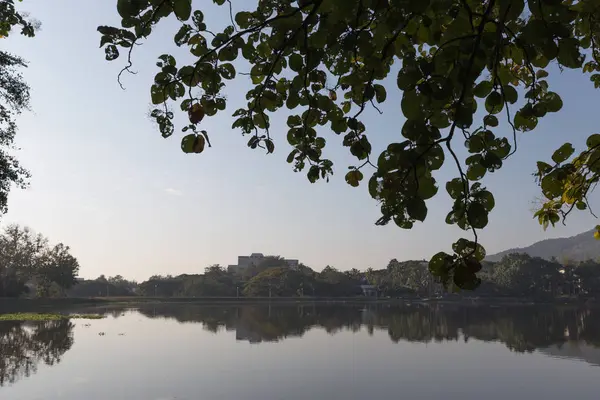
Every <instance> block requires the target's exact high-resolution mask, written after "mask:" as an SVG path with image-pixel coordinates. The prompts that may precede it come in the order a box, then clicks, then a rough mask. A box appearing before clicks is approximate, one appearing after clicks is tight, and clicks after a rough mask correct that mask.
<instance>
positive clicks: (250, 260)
mask: <svg viewBox="0 0 600 400" xmlns="http://www.w3.org/2000/svg"><path fill="white" fill-rule="evenodd" d="M269 257H271V256H265V255H263V254H262V253H252V254H250V256H238V263H237V265H230V266H228V267H227V270H228V271H229V272H240V271H242V270H244V269H246V268H248V267H250V266H255V267H256V266H258V265H260V264H261V263H262V262H263V261H265V260H267V259H269ZM282 261H283V263H284V264H285V265H281V266H282V267H284V266H287V267H289V268H291V269H298V264H299V262H298V260H289V259H284V260H282Z"/></svg>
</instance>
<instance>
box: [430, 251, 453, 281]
mask: <svg viewBox="0 0 600 400" xmlns="http://www.w3.org/2000/svg"><path fill="white" fill-rule="evenodd" d="M451 265H452V256H450V255H449V254H446V253H444V252H439V253H437V254H436V255H434V256H433V257H431V260H429V271H430V272H431V273H432V274H433V275H435V276H440V275H442V274H444V273H447V271H448V270H449V269H450V266H451Z"/></svg>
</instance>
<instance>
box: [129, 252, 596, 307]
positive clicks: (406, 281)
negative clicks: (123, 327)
mask: <svg viewBox="0 0 600 400" xmlns="http://www.w3.org/2000/svg"><path fill="white" fill-rule="evenodd" d="M275 259H278V258H277V257H275ZM478 275H479V279H480V280H481V285H480V287H479V288H478V289H477V290H476V291H475V292H462V293H459V294H458V295H463V294H464V295H468V296H482V297H484V296H488V297H490V296H493V297H522V298H535V299H544V298H552V297H558V296H569V297H573V296H581V297H600V264H599V263H598V262H596V261H593V260H588V261H585V262H569V261H564V262H559V261H558V260H550V261H549V260H545V259H542V258H538V257H531V256H529V255H527V254H509V255H507V256H505V257H504V258H502V260H501V261H499V262H496V263H491V262H484V263H483V265H482V269H481V271H479V274H478ZM365 284H369V285H373V286H374V287H375V289H376V292H377V295H378V296H384V297H404V296H406V297H421V298H423V297H434V296H441V295H448V294H450V293H452V292H453V290H452V288H444V287H443V285H441V283H440V282H439V281H438V280H436V279H435V278H434V277H433V276H432V275H431V274H430V272H429V270H428V265H427V262H426V261H405V262H400V261H397V260H395V259H393V260H391V261H390V262H389V263H388V265H387V267H386V268H384V269H379V270H374V269H372V268H369V269H367V270H366V271H364V272H363V271H359V270H357V269H351V270H348V271H340V270H338V269H336V268H333V267H331V266H327V267H325V268H324V269H323V270H322V271H319V272H317V271H314V270H313V269H311V268H309V267H307V266H305V265H303V264H300V265H299V267H298V268H297V269H291V268H289V267H287V266H281V262H279V263H278V262H275V261H274V260H266V261H265V262H264V263H263V264H261V265H258V266H251V267H249V268H247V269H242V270H241V271H240V270H236V271H228V270H226V269H225V268H223V267H221V266H220V265H212V266H210V267H208V268H206V270H205V273H204V274H198V275H179V276H153V277H151V278H150V279H148V280H147V281H145V282H142V283H140V284H139V286H138V287H137V294H138V295H141V296H151V297H153V296H158V297H206V296H223V297H230V296H245V297H289V296H320V297H323V296H326V297H351V296H358V295H361V294H362V290H361V287H360V286H361V285H365Z"/></svg>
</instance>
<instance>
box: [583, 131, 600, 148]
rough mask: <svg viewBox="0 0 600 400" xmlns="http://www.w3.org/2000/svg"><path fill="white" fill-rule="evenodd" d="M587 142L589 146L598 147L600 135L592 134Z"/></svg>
mask: <svg viewBox="0 0 600 400" xmlns="http://www.w3.org/2000/svg"><path fill="white" fill-rule="evenodd" d="M585 144H586V145H587V147H588V148H590V149H591V148H596V147H598V146H600V135H599V134H597V133H595V134H593V135H590V136H589V137H588V138H587V140H586V142H585Z"/></svg>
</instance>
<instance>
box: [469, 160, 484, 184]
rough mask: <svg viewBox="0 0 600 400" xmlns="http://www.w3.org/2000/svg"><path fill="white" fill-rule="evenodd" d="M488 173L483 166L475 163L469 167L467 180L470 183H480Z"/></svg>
mask: <svg viewBox="0 0 600 400" xmlns="http://www.w3.org/2000/svg"><path fill="white" fill-rule="evenodd" d="M486 172H487V169H486V168H485V167H484V166H483V165H481V164H479V163H474V164H471V165H469V168H468V169H467V178H468V179H469V180H470V181H478V180H480V179H481V178H483V177H484V176H485V173H486Z"/></svg>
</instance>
